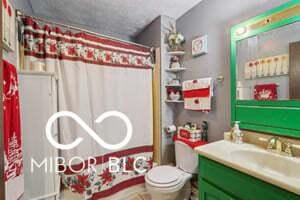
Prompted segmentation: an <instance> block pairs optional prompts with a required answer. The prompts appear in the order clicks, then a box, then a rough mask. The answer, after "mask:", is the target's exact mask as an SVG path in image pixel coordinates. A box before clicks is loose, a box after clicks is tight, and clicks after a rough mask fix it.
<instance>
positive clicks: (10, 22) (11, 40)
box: [2, 0, 16, 51]
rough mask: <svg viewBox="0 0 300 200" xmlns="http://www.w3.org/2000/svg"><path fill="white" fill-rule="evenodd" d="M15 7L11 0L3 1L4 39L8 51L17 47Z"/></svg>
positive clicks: (4, 45)
mask: <svg viewBox="0 0 300 200" xmlns="http://www.w3.org/2000/svg"><path fill="white" fill-rule="evenodd" d="M15 30H16V29H15V9H14V8H13V6H12V4H11V3H10V1H9V0H5V1H3V2H2V35H3V37H2V41H3V47H4V49H5V50H7V51H14V49H15V37H16V35H15Z"/></svg>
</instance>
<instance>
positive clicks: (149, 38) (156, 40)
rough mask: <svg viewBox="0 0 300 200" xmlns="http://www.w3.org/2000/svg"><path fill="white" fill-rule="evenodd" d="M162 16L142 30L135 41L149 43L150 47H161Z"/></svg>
mask: <svg viewBox="0 0 300 200" xmlns="http://www.w3.org/2000/svg"><path fill="white" fill-rule="evenodd" d="M161 21H162V18H161V16H159V17H157V18H156V19H155V20H153V21H152V22H151V23H150V24H149V25H148V26H147V27H146V28H145V29H144V30H143V31H142V32H140V33H139V34H138V35H137V36H136V38H135V42H137V43H140V44H143V45H147V46H150V47H156V48H159V47H160V46H161V39H162V38H161V30H162V27H161Z"/></svg>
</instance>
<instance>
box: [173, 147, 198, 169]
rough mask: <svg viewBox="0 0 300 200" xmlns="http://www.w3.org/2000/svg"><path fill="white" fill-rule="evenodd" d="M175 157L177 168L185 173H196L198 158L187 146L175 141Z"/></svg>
mask: <svg viewBox="0 0 300 200" xmlns="http://www.w3.org/2000/svg"><path fill="white" fill-rule="evenodd" d="M175 157H176V166H177V167H178V168H180V169H182V170H183V171H185V172H187V173H191V174H197V173H198V172H197V171H198V170H197V168H198V156H197V154H196V153H195V152H194V150H193V149H192V148H191V147H190V146H189V145H187V144H185V143H183V142H180V141H175Z"/></svg>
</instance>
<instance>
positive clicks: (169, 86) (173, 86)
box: [165, 85, 182, 88]
mask: <svg viewBox="0 0 300 200" xmlns="http://www.w3.org/2000/svg"><path fill="white" fill-rule="evenodd" d="M165 86H166V87H180V88H181V87H182V86H181V85H165Z"/></svg>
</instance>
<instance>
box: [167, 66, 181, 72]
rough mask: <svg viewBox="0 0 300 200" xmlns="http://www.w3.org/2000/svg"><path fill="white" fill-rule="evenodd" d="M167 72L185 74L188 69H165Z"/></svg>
mask: <svg viewBox="0 0 300 200" xmlns="http://www.w3.org/2000/svg"><path fill="white" fill-rule="evenodd" d="M165 70H166V71H167V72H173V73H178V72H183V71H185V70H186V68H184V67H180V68H173V69H172V68H168V69H165Z"/></svg>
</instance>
